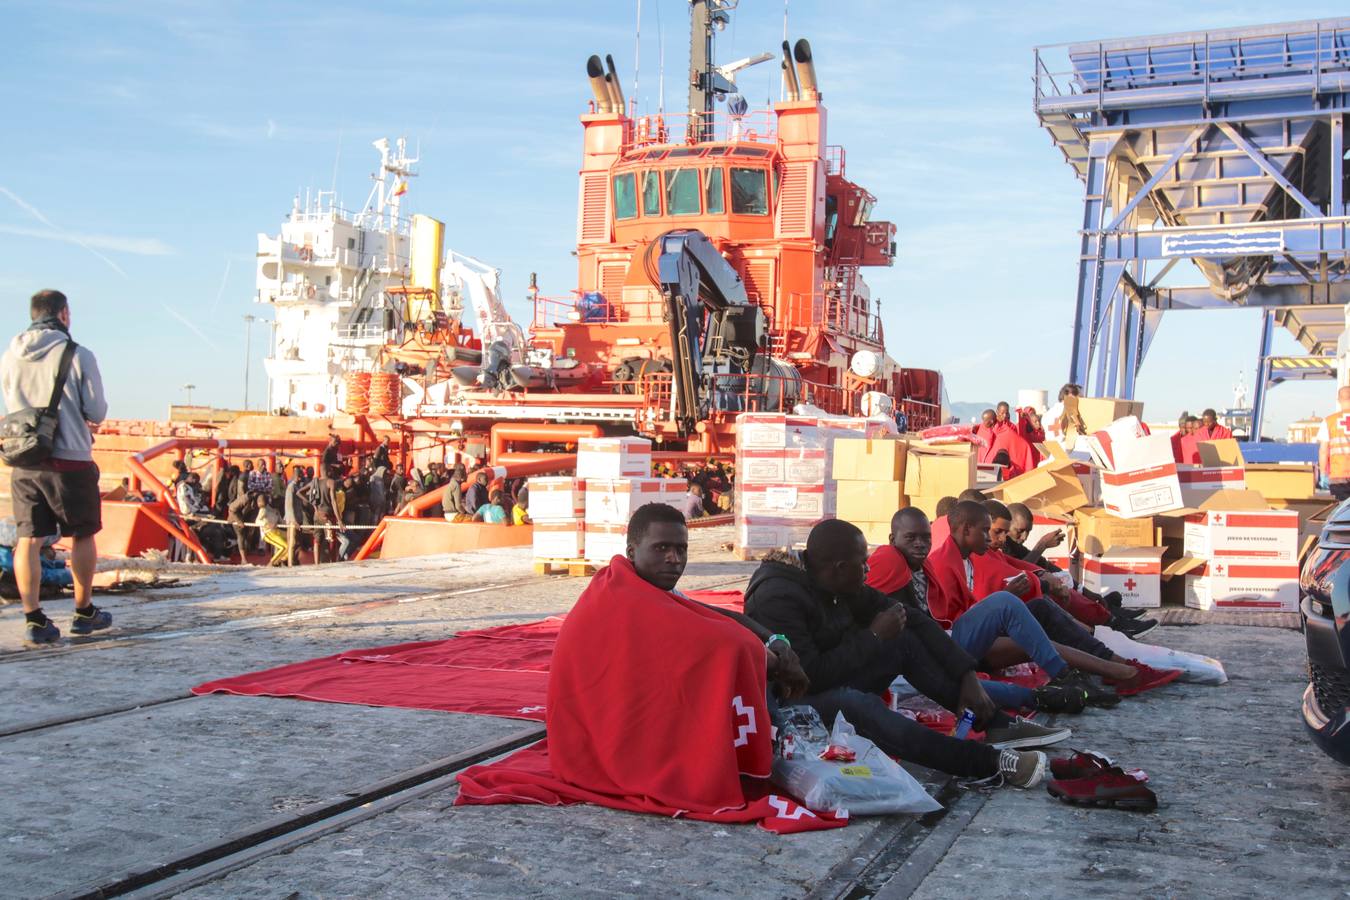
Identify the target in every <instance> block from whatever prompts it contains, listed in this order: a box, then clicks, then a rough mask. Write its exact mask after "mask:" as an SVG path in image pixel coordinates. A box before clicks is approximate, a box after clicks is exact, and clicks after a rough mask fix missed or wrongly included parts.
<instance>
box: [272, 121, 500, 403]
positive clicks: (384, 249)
mask: <svg viewBox="0 0 1350 900" xmlns="http://www.w3.org/2000/svg"><path fill="white" fill-rule="evenodd" d="M374 146H375V148H376V149H377V150H379V151H380V169H379V173H378V174H376V175H373V176H372V178H373V180H374V182H375V183H374V185H373V186H372V187H371V191H370V195H369V197H368V198H367V200H366V203H365V206H364V207H363V208H362V210H361V211H360V212H359V213H355V214H353V213H351V212H348V211H347V210H345V209H343V208H342V207H341V206H339V205H338V202H337V198H336V196H335V194H334V193H333V192H331V191H318V192H317V193H315V194H313V195H312V196H311V195H307V196H306V197H305V200H304V202H303V204H302V202H301V199H300V197H299V196H297V197H296V198H295V200H294V203H293V205H292V208H291V213H290V215H289V216H288V217H287V219H286V220H285V221H284V222H282V225H281V233H280V234H279V235H277V236H275V237H272V236H269V235H266V234H259V235H258V258H257V295H256V297H255V302H257V303H266V304H270V305H271V306H272V307H273V309H274V311H275V312H274V319H273V322H272V323H271V324H272V328H273V336H272V351H271V354H270V355H269V356H268V357H267V359H266V360H265V361H264V363H265V366H266V370H267V377H268V409H269V411H270V412H273V413H281V414H291V415H299V416H311V417H325V418H326V417H328V416H331V415H332V414H333V412H334V411H335V410H337V409H340V408H342V406H343V404H344V402H345V396H344V392H345V384H346V376H347V375H348V373H351V372H375V371H380V370H382V369H383V368H385V363H386V358H385V351H386V347H387V346H388V345H389V344H391V343H396V342H397V341H398V339H399V337H400V335H401V334H402V333H403V332H404V331H405V329H406V328H407V327H409V326H412V325H415V324H416V323H414V322H411V321H409V319H410V318H411V317H412V316H415V315H417V313H416V312H414V311H412V310H410V308H409V306H408V304H407V303H406V302H404V301H403V300H402V299H401V298H399V297H396V296H393V295H391V294H390V293H388V291H389V290H390V289H395V290H396V291H397V289H400V288H405V289H406V288H407V287H410V286H411V287H420V288H427V289H429V290H431V291H434V295H436V296H439V298H440V304H439V307H440V308H439V310H437V311H438V312H443V313H444V314H445V315H446V316H448V317H449V318H450V319H452V320H455V321H458V319H459V317H460V314H461V313H462V310H463V297H464V296H465V294H466V293H467V294H468V295H470V300H471V301H473V300H476V299H478V295H480V294H481V293H483V292H486V293H487V294H488V295H489V296H492V297H493V298H494V299H495V297H496V295H497V284H498V281H499V272H498V271H497V270H496V269H493V268H491V267H490V266H487V265H485V264H483V263H480V262H478V261H477V260H473V259H471V258H469V257H464V256H462V255H460V254H456V253H453V252H451V253H448V254H443V253H442V241H443V233H444V229H443V226H442V225H441V223H440V222H438V221H436V220H434V219H431V218H429V217H426V216H421V215H417V216H412V217H405V216H404V215H403V213H402V209H403V205H404V200H405V198H406V195H407V192H408V186H409V181H410V179H412V178H413V177H415V176H416V174H417V173H416V172H415V171H414V169H413V167H414V165H415V164H416V163H417V162H418V160H417V159H416V158H414V157H409V156H408V153H407V142H406V140H405V139H403V138H399V139H398V140H397V141H396V142H395V143H394V144H393V145H392V146H391V144H390V142H389V140H388V139H384V138H382V139H380V140H378V141H375V143H374ZM424 306H425V304H424Z"/></svg>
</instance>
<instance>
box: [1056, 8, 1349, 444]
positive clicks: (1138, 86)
mask: <svg viewBox="0 0 1350 900" xmlns="http://www.w3.org/2000/svg"><path fill="white" fill-rule="evenodd" d="M1034 80H1035V91H1036V93H1035V109H1036V115H1037V117H1038V118H1039V119H1040V122H1041V125H1042V126H1043V127H1044V128H1045V129H1046V131H1048V132H1049V133H1050V136H1051V138H1052V139H1053V141H1054V143H1055V145H1056V146H1057V147H1058V148H1059V149H1060V150H1061V151H1062V152H1063V154H1064V158H1065V160H1067V161H1068V163H1069V164H1070V165H1071V166H1072V167H1073V168H1074V170H1075V172H1076V173H1077V174H1078V177H1079V179H1081V180H1082V182H1083V184H1084V186H1085V193H1084V201H1083V226H1082V232H1081V233H1082V244H1081V253H1080V256H1079V262H1078V294H1077V306H1076V309H1075V318H1074V337H1073V350H1072V358H1071V360H1070V368H1069V379H1070V380H1071V381H1074V382H1077V383H1079V384H1082V385H1084V386H1085V387H1086V388H1087V389H1089V390H1091V391H1092V392H1094V393H1096V394H1098V395H1113V396H1121V397H1132V396H1133V395H1134V387H1135V379H1136V376H1137V375H1138V372H1139V366H1140V364H1141V363H1142V362H1143V360H1144V357H1145V355H1146V354H1147V353H1148V348H1149V343H1150V342H1151V340H1152V338H1153V335H1154V334H1155V333H1156V331H1157V329H1158V325H1159V323H1160V322H1161V320H1162V315H1163V313H1164V312H1167V311H1170V310H1212V309H1259V310H1261V311H1262V313H1263V317H1262V322H1263V324H1262V329H1261V335H1260V351H1259V354H1258V356H1259V358H1258V367H1257V378H1256V384H1255V390H1254V393H1253V410H1252V419H1253V424H1252V429H1253V439H1259V436H1260V430H1261V419H1262V414H1263V411H1264V405H1265V399H1266V392H1267V390H1268V388H1269V387H1271V386H1272V385H1275V384H1278V383H1280V382H1281V381H1286V380H1290V379H1306V378H1327V377H1330V378H1335V377H1336V365H1335V355H1336V350H1337V342H1338V341H1340V340H1342V337H1343V335H1344V333H1345V329H1346V311H1347V309H1346V308H1347V304H1350V240H1348V238H1350V218H1348V217H1347V214H1350V208H1347V205H1346V199H1347V192H1348V191H1350V184H1348V183H1347V182H1348V181H1350V165H1347V161H1346V144H1345V119H1346V115H1347V112H1348V111H1350V110H1348V108H1347V100H1350V18H1338V19H1322V20H1317V21H1307V22H1293V23H1286V24H1282V25H1265V26H1256V27H1250V28H1229V29H1223V30H1219V31H1206V32H1191V33H1183V34H1169V35H1159V36H1154V37H1142V38H1127V39H1123V40H1112V41H1097V42H1093V43H1074V44H1058V45H1052V46H1046V47H1038V48H1036V51H1035V79H1034ZM1181 260H1189V261H1190V262H1191V263H1192V264H1193V265H1194V266H1195V268H1196V269H1198V272H1199V275H1200V276H1202V277H1203V281H1200V279H1196V278H1192V279H1190V280H1193V281H1200V283H1199V284H1196V285H1193V286H1192V285H1186V284H1177V282H1178V281H1184V280H1186V279H1182V278H1179V277H1178V276H1180V275H1182V274H1183V273H1178V272H1173V270H1174V267H1175V266H1176V264H1177V263H1178V262H1179V261H1181ZM1169 275H1170V277H1169ZM1277 326H1282V327H1285V328H1287V329H1289V331H1290V332H1291V333H1292V334H1293V335H1294V337H1295V338H1296V339H1297V340H1298V341H1299V343H1300V344H1301V345H1302V346H1303V348H1304V349H1305V350H1306V351H1307V353H1308V355H1307V356H1301V357H1281V356H1273V355H1272V352H1271V340H1272V337H1273V334H1274V329H1275V328H1276V327H1277Z"/></svg>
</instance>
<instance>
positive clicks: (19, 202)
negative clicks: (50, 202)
mask: <svg viewBox="0 0 1350 900" xmlns="http://www.w3.org/2000/svg"><path fill="white" fill-rule="evenodd" d="M0 194H4V195H5V196H6V197H8V198H9V199H10V200H12V201H14V205H16V206H18V207H19V209H22V210H23V211H24V212H26V213H28V214H29V215H30V216H32V217H33V218H35V219H37V220H38V221H39V222H41V223H42V224H43V225H46V226H47V227H48V228H50V229H51V232H50V233H51V234H52V235H53V236H54V237H55V238H56V239H57V240H61V239H65V240H69V241H70V242H71V243H73V244H77V245H79V246H81V247H83V248H84V249H86V250H88V251H89V252H90V253H92V254H93V255H94V256H96V257H98V258H99V259H100V260H102V261H103V262H104V264H106V265H107V266H108V268H110V269H112V270H113V271H114V272H116V273H117V274H118V275H121V276H122V277H123V278H126V277H127V273H126V272H125V271H123V270H122V267H121V266H119V265H118V264H117V263H115V262H113V261H112V260H111V259H109V258H108V257H106V256H104V255H103V254H102V253H100V252H98V250H96V249H94V248H93V247H91V246H90V245H89V244H87V243H85V242H84V241H83V240H81V239H80V236H79V235H76V234H72V233H71V232H68V231H66V230H65V229H63V228H61V227H59V226H58V225H57V224H56V223H55V222H53V221H52V220H51V219H49V218H47V217H46V216H45V215H43V214H42V210H40V209H38V208H37V207H36V206H34V205H33V204H31V203H29V202H28V201H27V200H25V199H23V198H22V197H20V196H19V195H18V194H16V193H14V192H13V191H11V190H10V189H9V188H7V187H4V186H0ZM62 235H64V236H65V237H64V238H62Z"/></svg>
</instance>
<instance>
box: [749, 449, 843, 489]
mask: <svg viewBox="0 0 1350 900" xmlns="http://www.w3.org/2000/svg"><path fill="white" fill-rule="evenodd" d="M828 463H829V452H828V451H826V450H825V449H824V448H816V447H784V448H781V449H766V448H756V447H748V448H743V449H741V450H738V451H737V452H736V478H737V480H738V481H739V482H741V483H742V484H801V483H804V484H823V483H824V481H825V475H826V472H827V471H828Z"/></svg>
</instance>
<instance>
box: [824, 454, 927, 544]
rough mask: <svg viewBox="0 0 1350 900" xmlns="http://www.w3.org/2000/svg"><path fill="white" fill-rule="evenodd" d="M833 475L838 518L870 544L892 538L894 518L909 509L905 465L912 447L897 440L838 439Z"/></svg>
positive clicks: (882, 542) (832, 468) (832, 466)
mask: <svg viewBox="0 0 1350 900" xmlns="http://www.w3.org/2000/svg"><path fill="white" fill-rule="evenodd" d="M833 450H834V460H833V462H832V464H831V469H830V471H831V474H832V475H833V477H834V479H835V484H836V491H837V492H838V497H839V500H838V508H837V511H836V512H837V515H838V516H839V518H841V519H843V520H844V521H846V522H852V523H853V524H854V525H857V526H858V527H859V528H861V529H862V533H863V535H864V536H865V537H866V538H867V543H869V544H884V543H886V542H887V541H888V540H889V539H890V533H891V516H893V515H894V514H895V511H896V510H897V509H901V508H902V507H906V506H909V498H908V497H907V496H906V495H905V463H906V461H907V457H908V453H909V445H908V444H907V443H905V442H904V441H901V440H896V439H894V438H876V439H868V438H838V439H836V440H835V442H834V447H833Z"/></svg>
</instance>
